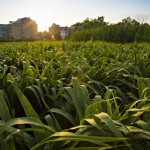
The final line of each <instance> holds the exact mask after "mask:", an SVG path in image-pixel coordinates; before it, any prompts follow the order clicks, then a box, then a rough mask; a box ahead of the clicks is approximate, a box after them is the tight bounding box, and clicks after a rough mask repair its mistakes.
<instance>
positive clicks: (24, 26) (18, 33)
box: [9, 17, 38, 40]
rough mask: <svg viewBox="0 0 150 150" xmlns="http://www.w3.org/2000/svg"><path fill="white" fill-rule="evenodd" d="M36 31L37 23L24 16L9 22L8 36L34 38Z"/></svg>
mask: <svg viewBox="0 0 150 150" xmlns="http://www.w3.org/2000/svg"><path fill="white" fill-rule="evenodd" d="M37 33H38V31H37V24H36V22H35V21H33V20H32V19H30V18H27V17H25V18H21V19H18V20H17V21H10V22H9V38H14V39H16V40H18V39H36V36H37Z"/></svg>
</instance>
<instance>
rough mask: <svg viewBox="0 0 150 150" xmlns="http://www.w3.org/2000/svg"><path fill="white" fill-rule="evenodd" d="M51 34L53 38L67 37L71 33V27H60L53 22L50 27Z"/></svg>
mask: <svg viewBox="0 0 150 150" xmlns="http://www.w3.org/2000/svg"><path fill="white" fill-rule="evenodd" d="M49 34H50V35H51V36H52V38H53V39H65V38H66V37H68V36H69V34H70V28H69V27H60V26H59V25H57V24H55V23H53V24H52V26H51V27H49Z"/></svg>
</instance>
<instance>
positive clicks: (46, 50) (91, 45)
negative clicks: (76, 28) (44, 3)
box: [0, 41, 150, 150]
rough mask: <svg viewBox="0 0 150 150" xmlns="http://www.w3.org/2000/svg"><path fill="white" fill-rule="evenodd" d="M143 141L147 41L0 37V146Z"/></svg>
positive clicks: (149, 94) (148, 107)
mask: <svg viewBox="0 0 150 150" xmlns="http://www.w3.org/2000/svg"><path fill="white" fill-rule="evenodd" d="M149 148H150V44H149V43H141V44H138V43H133V44H112V43H102V42H92V41H89V42H18V43H17V42H14V43H13V42H10V43H0V149H1V150H28V149H30V150H106V149H112V150H120V149H121V150H135V149H136V150H149Z"/></svg>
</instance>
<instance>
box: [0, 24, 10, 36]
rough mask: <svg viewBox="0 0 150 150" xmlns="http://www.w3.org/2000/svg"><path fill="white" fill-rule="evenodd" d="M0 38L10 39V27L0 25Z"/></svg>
mask: <svg viewBox="0 0 150 150" xmlns="http://www.w3.org/2000/svg"><path fill="white" fill-rule="evenodd" d="M0 38H8V25H7V24H0Z"/></svg>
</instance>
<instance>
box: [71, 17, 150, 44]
mask: <svg viewBox="0 0 150 150" xmlns="http://www.w3.org/2000/svg"><path fill="white" fill-rule="evenodd" d="M99 19H100V20H99ZM77 25H78V24H77ZM80 26H81V27H82V30H80V31H76V32H74V33H73V34H72V35H71V40H73V41H89V40H94V41H96V40H100V41H106V42H114V43H132V42H150V25H149V24H146V23H145V24H140V23H139V22H137V21H136V20H135V19H131V18H130V17H127V18H125V19H123V20H122V22H119V23H117V24H108V23H106V22H104V17H98V18H97V19H93V20H92V19H91V20H89V19H88V18H87V19H86V20H84V21H83V22H82V23H80Z"/></svg>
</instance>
